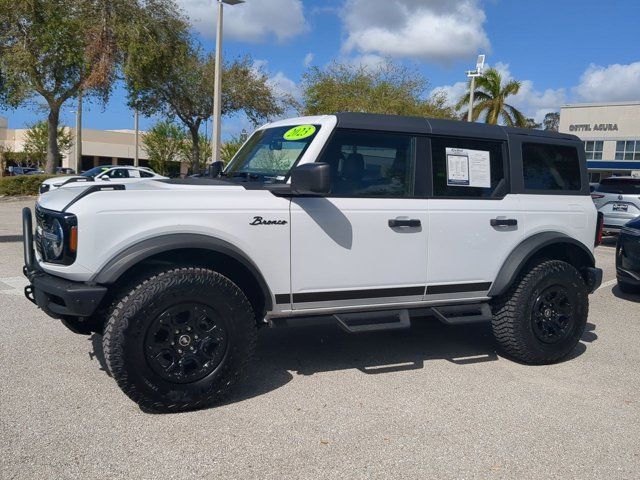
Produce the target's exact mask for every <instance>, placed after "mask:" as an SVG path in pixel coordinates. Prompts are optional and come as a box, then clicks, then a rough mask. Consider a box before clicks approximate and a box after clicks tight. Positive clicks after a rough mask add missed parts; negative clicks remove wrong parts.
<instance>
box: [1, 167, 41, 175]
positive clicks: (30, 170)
mask: <svg viewBox="0 0 640 480" xmlns="http://www.w3.org/2000/svg"><path fill="white" fill-rule="evenodd" d="M7 170H8V171H9V175H10V176H14V175H34V174H37V173H40V172H41V171H40V170H38V169H37V168H35V167H13V166H11V167H8V168H7Z"/></svg>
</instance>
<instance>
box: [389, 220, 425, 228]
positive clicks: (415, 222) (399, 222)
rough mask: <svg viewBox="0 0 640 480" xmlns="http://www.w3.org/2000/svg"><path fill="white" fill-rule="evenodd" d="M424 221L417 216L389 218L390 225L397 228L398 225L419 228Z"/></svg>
mask: <svg viewBox="0 0 640 480" xmlns="http://www.w3.org/2000/svg"><path fill="white" fill-rule="evenodd" d="M421 225H422V223H421V222H420V220H419V219H417V218H411V219H408V218H390V219H389V227H391V228H397V227H405V228H406V227H409V228H417V227H419V226H421Z"/></svg>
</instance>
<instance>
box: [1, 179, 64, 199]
mask: <svg viewBox="0 0 640 480" xmlns="http://www.w3.org/2000/svg"><path fill="white" fill-rule="evenodd" d="M53 176H55V175H16V176H15V177H2V178H0V195H8V196H19V195H37V194H38V189H39V188H40V184H41V183H42V182H44V181H45V180H46V179H47V178H51V177H53Z"/></svg>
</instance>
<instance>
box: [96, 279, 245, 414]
mask: <svg viewBox="0 0 640 480" xmlns="http://www.w3.org/2000/svg"><path fill="white" fill-rule="evenodd" d="M185 301H187V302H189V301H194V302H198V303H200V304H203V305H205V306H206V308H212V309H214V310H215V311H216V313H217V314H218V315H219V318H220V320H221V321H222V322H223V323H224V327H225V329H226V331H227V348H226V350H225V355H224V358H223V359H222V361H221V362H220V364H219V365H218V366H217V367H216V368H215V370H214V371H213V372H211V373H210V374H207V376H205V377H204V378H201V379H198V380H197V381H193V382H189V383H177V382H171V381H167V379H165V378H163V377H161V376H160V375H158V374H157V372H156V371H154V369H153V368H152V367H151V365H150V363H149V361H148V359H147V358H146V357H145V354H144V352H143V350H144V347H143V345H144V338H145V335H147V330H148V329H149V328H150V325H152V323H153V322H154V319H156V318H158V315H160V314H161V312H163V311H166V309H167V308H171V306H172V305H175V304H178V303H183V302H185ZM256 340H257V326H256V321H255V316H254V314H253V310H252V308H251V304H250V302H249V300H248V299H247V297H246V296H245V295H244V293H243V292H242V291H241V290H240V289H239V288H238V286H237V285H236V284H235V283H233V282H232V281H231V280H229V279H228V278H227V277H225V276H223V275H221V274H219V273H217V272H215V271H213V270H209V269H206V268H194V267H182V268H172V269H168V270H166V271H162V272H159V273H154V274H153V275H151V276H150V277H149V278H147V279H144V280H142V281H141V282H140V283H139V284H138V285H137V286H135V287H134V288H132V289H131V290H129V291H128V292H126V293H125V294H123V296H122V297H121V299H120V301H119V302H117V305H116V306H115V308H114V309H113V311H112V312H111V314H110V316H109V319H108V320H107V323H106V326H105V329H104V336H103V349H104V354H105V360H106V363H107V366H108V368H109V370H110V372H111V374H112V375H113V377H114V378H115V380H116V382H117V383H118V386H119V387H120V388H121V389H122V390H123V391H124V393H125V394H126V395H128V396H129V397H130V398H131V399H132V400H133V401H134V402H136V403H138V404H139V405H140V407H141V408H142V409H143V410H145V411H154V412H178V411H184V410H192V409H197V408H203V407H207V406H210V405H213V404H215V403H218V402H220V400H221V399H223V398H224V396H225V395H226V394H227V393H228V392H229V391H230V390H231V388H232V387H233V385H234V384H235V383H236V381H237V380H238V378H239V377H240V376H241V374H242V373H243V371H244V370H245V367H246V366H247V364H248V363H249V361H250V359H251V357H252V356H253V353H254V350H255V345H256Z"/></svg>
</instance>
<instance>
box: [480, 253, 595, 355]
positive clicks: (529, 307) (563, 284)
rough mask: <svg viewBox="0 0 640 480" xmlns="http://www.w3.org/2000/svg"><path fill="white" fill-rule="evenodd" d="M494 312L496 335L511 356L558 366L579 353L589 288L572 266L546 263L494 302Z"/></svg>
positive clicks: (530, 271) (531, 271)
mask: <svg viewBox="0 0 640 480" xmlns="http://www.w3.org/2000/svg"><path fill="white" fill-rule="evenodd" d="M493 312H494V315H493V320H492V322H491V325H492V329H493V334H494V336H495V338H496V340H497V341H498V344H499V345H500V347H501V348H502V350H504V352H505V353H507V355H509V356H511V357H513V358H515V359H516V360H519V361H521V362H524V363H529V364H549V363H554V362H557V361H559V360H561V359H562V358H564V357H565V356H567V355H568V354H569V353H570V352H571V351H572V350H573V349H574V348H575V347H576V345H577V344H578V342H579V341H580V337H581V336H582V334H583V332H584V329H585V326H586V324H587V316H588V313H589V300H588V297H587V287H586V285H585V283H584V280H583V278H582V276H581V275H580V272H578V270H576V268H575V267H573V266H572V265H570V264H568V263H566V262H562V261H559V260H548V261H544V262H542V263H540V264H538V265H536V266H534V267H533V268H531V269H530V270H529V271H527V272H525V273H524V274H522V275H521V276H520V277H519V278H518V280H516V282H515V283H514V285H513V286H512V287H511V288H510V289H509V291H508V292H507V293H506V294H505V295H503V296H501V297H500V298H498V299H496V301H495V302H494V306H493Z"/></svg>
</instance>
